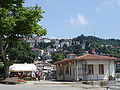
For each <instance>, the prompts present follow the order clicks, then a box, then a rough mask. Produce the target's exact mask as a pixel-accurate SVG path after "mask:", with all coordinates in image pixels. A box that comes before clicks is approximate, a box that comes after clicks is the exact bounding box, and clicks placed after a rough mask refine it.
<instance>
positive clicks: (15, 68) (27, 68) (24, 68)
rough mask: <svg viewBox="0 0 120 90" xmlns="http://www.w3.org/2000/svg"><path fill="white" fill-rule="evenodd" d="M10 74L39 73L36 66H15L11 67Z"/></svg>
mask: <svg viewBox="0 0 120 90" xmlns="http://www.w3.org/2000/svg"><path fill="white" fill-rule="evenodd" d="M9 71H10V72H25V71H28V72H29V71H31V72H35V71H38V70H37V68H36V66H35V65H34V64H26V63H25V64H13V65H12V66H10V67H9Z"/></svg>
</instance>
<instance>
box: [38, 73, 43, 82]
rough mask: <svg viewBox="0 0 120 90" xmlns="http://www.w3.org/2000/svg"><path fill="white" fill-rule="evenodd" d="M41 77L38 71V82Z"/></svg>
mask: <svg viewBox="0 0 120 90" xmlns="http://www.w3.org/2000/svg"><path fill="white" fill-rule="evenodd" d="M41 76H42V73H41V72H40V71H39V72H38V80H39V81H40V78H41Z"/></svg>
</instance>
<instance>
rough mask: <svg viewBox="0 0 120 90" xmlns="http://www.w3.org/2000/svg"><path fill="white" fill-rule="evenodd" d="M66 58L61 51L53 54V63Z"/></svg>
mask: <svg viewBox="0 0 120 90" xmlns="http://www.w3.org/2000/svg"><path fill="white" fill-rule="evenodd" d="M63 59H64V56H63V55H62V54H60V53H55V54H54V55H53V56H52V63H54V62H56V61H60V60H63Z"/></svg>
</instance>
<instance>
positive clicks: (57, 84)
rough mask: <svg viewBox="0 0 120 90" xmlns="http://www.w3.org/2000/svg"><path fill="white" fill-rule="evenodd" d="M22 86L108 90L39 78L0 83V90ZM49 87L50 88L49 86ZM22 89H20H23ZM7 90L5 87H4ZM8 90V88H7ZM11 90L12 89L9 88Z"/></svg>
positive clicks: (95, 86) (78, 83) (79, 83)
mask: <svg viewBox="0 0 120 90" xmlns="http://www.w3.org/2000/svg"><path fill="white" fill-rule="evenodd" d="M21 86H22V87H24V89H25V88H30V87H31V88H32V87H39V88H40V87H41V88H43V90H44V88H45V87H47V88H48V90H49V89H50V88H51V90H52V88H57V87H60V88H65V89H66V90H67V88H69V89H71V88H74V89H75V90H78V89H80V90H86V89H87V90H108V89H106V88H102V87H100V86H98V85H87V84H82V83H81V82H68V81H56V80H40V81H25V82H21V83H20V84H16V85H13V84H12V85H5V86H4V84H3V85H2V84H0V88H1V89H0V90H5V89H4V88H6V87H19V88H21ZM49 87H50V88H49ZM24 89H22V90H24ZM6 90H7V89H6ZM8 90H9V88H8ZM11 90H13V89H11ZM31 90H32V89H31ZM56 90H63V89H59V88H58V89H56Z"/></svg>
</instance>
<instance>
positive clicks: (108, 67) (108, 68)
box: [86, 60, 115, 80]
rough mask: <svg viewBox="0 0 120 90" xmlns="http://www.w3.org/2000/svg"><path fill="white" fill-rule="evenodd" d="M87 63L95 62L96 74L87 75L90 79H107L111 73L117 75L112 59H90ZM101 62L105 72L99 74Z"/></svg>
mask: <svg viewBox="0 0 120 90" xmlns="http://www.w3.org/2000/svg"><path fill="white" fill-rule="evenodd" d="M86 63H87V64H93V69H94V74H93V75H87V79H88V80H103V79H104V80H106V79H108V77H109V76H110V75H112V76H113V77H114V76H115V66H114V61H112V60H88V61H87V62H86ZM99 64H103V65H104V74H99Z"/></svg>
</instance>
